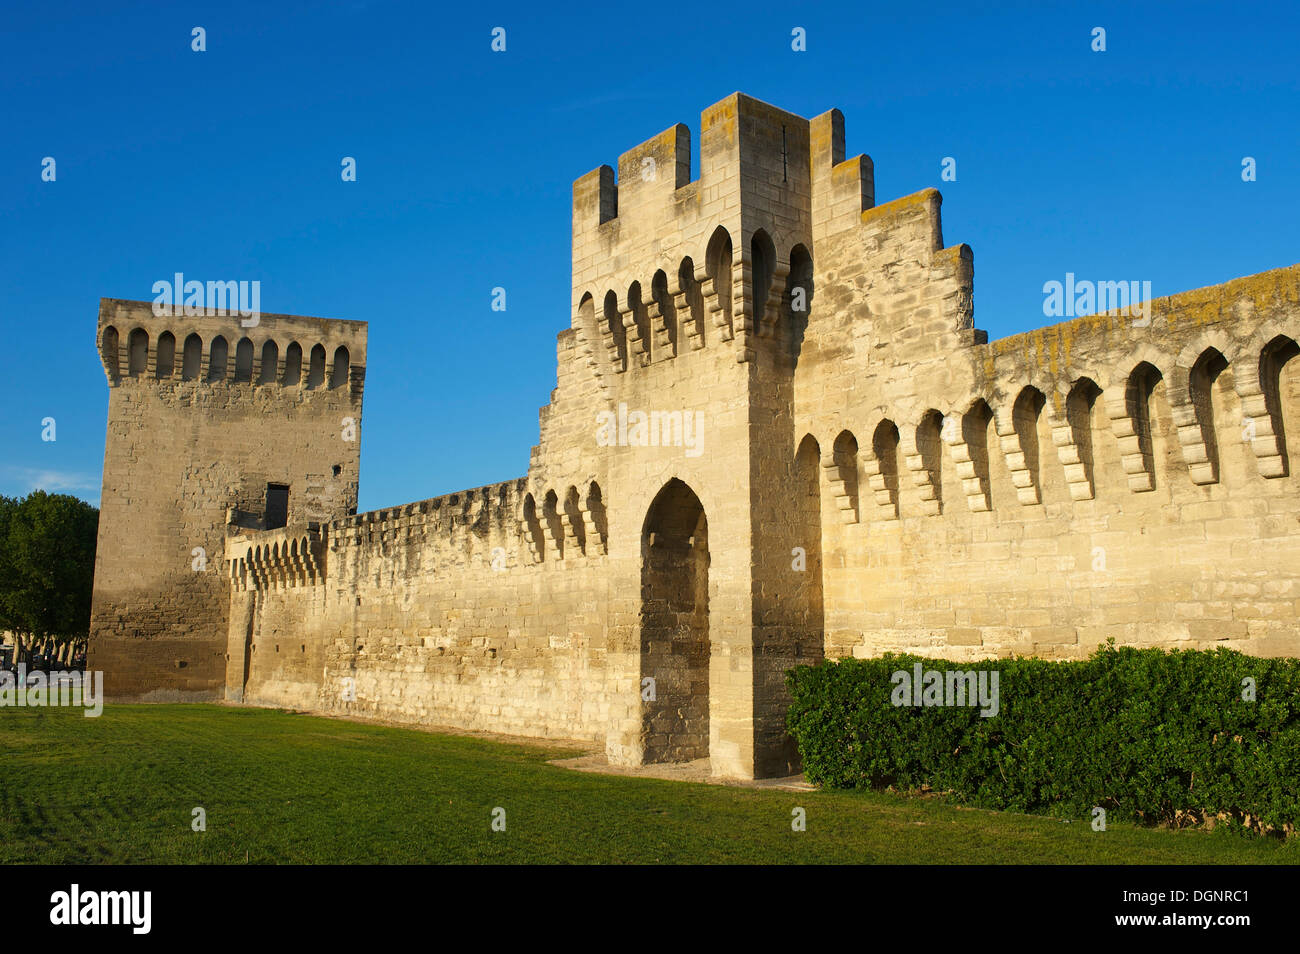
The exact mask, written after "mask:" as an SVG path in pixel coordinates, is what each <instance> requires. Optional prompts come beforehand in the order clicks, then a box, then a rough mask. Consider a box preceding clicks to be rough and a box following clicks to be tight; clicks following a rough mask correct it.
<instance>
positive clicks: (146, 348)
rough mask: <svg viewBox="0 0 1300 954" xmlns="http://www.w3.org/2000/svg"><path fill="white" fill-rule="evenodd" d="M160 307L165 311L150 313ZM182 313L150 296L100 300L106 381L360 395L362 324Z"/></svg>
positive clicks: (363, 357) (293, 317) (294, 317)
mask: <svg viewBox="0 0 1300 954" xmlns="http://www.w3.org/2000/svg"><path fill="white" fill-rule="evenodd" d="M163 310H166V311H171V312H172V314H159V313H157V312H158V311H163ZM183 311H184V309H183V308H178V309H155V307H154V305H153V303H151V302H143V301H126V300H122V299H117V298H102V299H100V307H99V326H98V333H97V335H96V338H97V340H98V341H99V350H100V359H101V361H102V363H103V367H104V374H105V376H106V377H107V379H108V384H109V387H119V386H120V385H122V384H123V383H124V382H130V381H132V380H133V379H134V380H152V381H155V382H173V381H194V382H202V383H206V384H226V385H240V384H247V385H250V386H257V385H278V386H280V387H296V388H300V389H302V390H338V389H346V390H347V391H348V392H349V394H350V396H351V397H352V398H353V399H354V400H360V397H361V391H362V387H363V385H364V382H365V363H366V323H365V322H363V321H344V320H341V319H331V318H310V317H305V316H301V315H279V314H261V315H257V316H256V317H255V318H242V317H241V316H240V315H239V313H238V312H235V313H233V314H225V315H212V314H200V315H189V314H183V313H182V312H183ZM252 322H255V324H249V323H252Z"/></svg>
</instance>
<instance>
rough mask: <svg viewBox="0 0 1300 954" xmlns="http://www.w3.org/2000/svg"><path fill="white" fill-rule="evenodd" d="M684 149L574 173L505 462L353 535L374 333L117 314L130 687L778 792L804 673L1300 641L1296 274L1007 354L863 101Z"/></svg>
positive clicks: (109, 510) (113, 576) (104, 524)
mask: <svg viewBox="0 0 1300 954" xmlns="http://www.w3.org/2000/svg"><path fill="white" fill-rule="evenodd" d="M691 149H692V143H691V131H690V130H689V129H688V128H687V127H686V126H684V125H676V126H673V127H671V128H670V129H668V130H666V131H665V132H663V133H661V134H659V135H658V136H655V137H654V138H652V139H650V140H648V141H647V142H645V143H643V144H642V145H640V146H638V147H636V148H634V149H632V150H629V151H628V152H626V153H624V154H623V156H621V157H620V158H619V161H618V171H617V174H616V173H615V170H614V169H613V168H611V167H609V166H601V167H600V168H598V169H596V170H594V171H592V172H590V173H588V174H587V175H584V176H582V177H580V178H579V179H578V180H577V181H576V182H575V183H574V191H573V220H572V226H573V283H572V298H571V301H570V307H571V318H570V324H569V327H568V328H567V329H565V330H564V331H562V332H561V333H560V334H559V336H558V338H557V350H556V356H557V382H556V388H555V390H554V391H553V392H552V395H551V400H550V403H549V404H548V405H547V406H546V407H544V408H542V410H541V414H540V439H539V442H538V444H537V446H536V447H534V448H533V451H532V455H531V458H530V464H529V468H528V473H527V474H526V475H525V476H524V477H521V478H519V479H517V480H511V481H507V482H505V483H501V484H493V485H491V486H488V487H481V488H477V489H474V490H470V491H465V492H461V493H456V494H450V495H446V496H442V497H436V498H433V499H430V500H425V501H421V502H418V503H412V504H407V505H405V506H402V507H397V508H393V509H390V510H383V511H377V512H373V513H366V514H359V515H358V514H356V513H355V502H356V492H357V478H358V466H359V457H358V454H357V449H358V447H359V443H358V442H351V443H348V442H346V441H343V440H341V438H340V433H341V421H342V419H344V418H349V417H350V418H354V419H355V421H356V423H357V426H358V427H359V422H360V413H361V382H362V376H363V369H364V352H365V326H364V325H361V324H359V323H355V322H327V321H323V320H320V319H310V318H292V317H289V316H265V317H264V319H263V327H261V328H259V329H257V331H258V334H256V335H250V336H249V337H250V342H249V345H248V346H247V347H245V346H244V345H243V343H242V341H239V339H240V338H241V337H242V336H241V335H240V334H239V333H238V332H235V331H233V330H232V329H231V328H230V327H229V325H228V324H227V325H222V326H219V327H218V326H214V325H210V324H206V323H205V322H206V321H208V319H202V320H197V321H191V322H189V324H184V322H182V321H180V320H178V319H167V322H169V323H160V322H162V321H163V320H162V319H153V318H152V317H151V316H150V315H149V313H148V306H147V305H145V304H141V303H130V302H116V301H105V302H104V303H103V305H102V308H101V316H100V323H99V324H100V327H99V333H100V344H101V352H102V353H103V354H104V356H105V369H106V372H107V373H108V376H109V382H110V385H112V387H111V390H110V394H111V397H110V411H109V434H108V441H107V449H106V452H105V478H104V498H103V499H104V510H103V517H102V518H101V525H100V526H101V529H100V552H99V556H98V566H97V571H96V595H95V610H94V623H93V626H94V631H93V637H92V664H93V665H96V666H97V667H98V668H104V669H106V670H108V680H107V684H108V687H109V691H110V692H113V693H116V694H118V695H129V696H134V697H143V698H170V697H176V696H178V695H182V694H184V697H213V696H221V695H224V697H225V698H227V699H231V700H236V701H243V702H245V703H248V704H254V705H277V706H293V707H298V708H305V709H311V710H315V711H321V712H327V713H328V712H335V713H348V714H353V715H360V716H369V717H374V718H381V719H387V720H396V721H405V722H409V723H413V724H424V725H438V726H452V727H461V728H465V729H475V730H488V731H498V732H506V733H513V734H521V735H531V736H536V737H540V738H546V737H555V738H560V737H563V738H571V739H585V740H590V741H592V742H593V743H596V744H603V745H604V747H605V750H606V753H607V754H608V756H609V758H610V759H611V761H613V762H616V763H621V764H640V763H644V762H655V761H683V760H693V759H700V758H707V759H708V760H709V762H710V764H711V767H712V771H713V772H714V774H716V775H719V776H734V777H758V776H768V775H779V774H785V773H788V772H790V771H793V770H795V769H796V768H797V767H798V762H797V756H796V753H795V752H794V750H793V747H792V745H791V743H790V740H789V739H788V737H787V735H786V732H785V725H784V716H785V708H786V705H787V702H788V700H787V698H786V695H785V690H784V682H783V679H784V673H785V671H786V670H787V669H788V668H789V667H790V666H792V665H796V664H799V663H807V662H816V661H818V660H820V659H822V658H825V657H827V656H831V657H838V656H846V655H859V656H869V655H877V654H880V653H882V652H885V651H891V650H894V651H902V650H907V651H914V652H921V653H925V654H927V655H930V656H939V657H943V658H950V659H954V660H964V659H970V658H978V657H989V656H1000V655H1007V654H1011V653H1032V654H1036V655H1040V656H1047V657H1055V658H1073V657H1079V656H1083V655H1086V654H1088V653H1089V652H1091V651H1092V650H1093V649H1094V648H1095V647H1096V646H1097V645H1098V644H1099V643H1101V642H1103V641H1104V640H1105V639H1107V638H1109V637H1114V638H1115V639H1116V640H1117V641H1118V642H1120V643H1121V644H1128V645H1138V646H1164V647H1197V648H1208V647H1213V646H1230V647H1233V648H1237V649H1241V650H1242V651H1244V652H1247V653H1252V654H1256V655H1297V654H1298V653H1300V635H1298V634H1297V618H1298V616H1300V612H1298V610H1300V494H1298V493H1297V488H1298V487H1300V484H1298V483H1297V481H1298V480H1300V478H1297V476H1296V475H1295V468H1296V466H1297V462H1298V461H1300V458H1298V457H1297V455H1300V360H1297V355H1300V348H1298V347H1297V341H1298V340H1300V267H1297V266H1293V267H1290V268H1284V269H1278V270H1275V271H1271V272H1265V273H1263V274H1260V275H1255V276H1252V277H1248V278H1243V279H1238V280H1236V281H1232V282H1228V283H1227V284H1224V285H1219V286H1215V287H1212V288H1205V289H1200V290H1197V291H1192V292H1186V293H1183V294H1179V295H1174V296H1171V297H1168V298H1161V299H1157V300H1155V301H1154V302H1150V303H1148V306H1147V307H1146V309H1145V310H1144V313H1143V314H1142V315H1129V314H1121V313H1119V312H1109V313H1104V314H1099V315H1093V316H1088V317H1083V318H1077V319H1075V320H1072V321H1069V322H1066V323H1063V324H1058V325H1053V326H1051V327H1048V328H1043V329H1040V330H1037V331H1033V332H1029V333H1026V334H1022V335H1016V336H1013V337H1010V338H1006V339H1002V340H998V341H992V342H990V341H988V340H987V336H986V335H984V334H983V333H982V332H980V331H979V330H977V329H976V327H975V324H974V296H973V284H974V260H973V255H972V253H971V250H970V249H969V248H968V247H967V246H964V245H956V246H945V245H944V242H943V237H942V236H943V233H942V228H941V223H940V205H941V201H942V200H941V197H940V195H939V193H938V192H936V191H935V190H933V189H925V190H922V191H920V192H917V193H915V194H914V195H910V196H905V197H903V198H899V199H894V200H893V201H889V202H886V203H884V204H881V205H876V204H875V188H874V182H873V166H872V163H871V160H870V159H869V158H867V157H866V156H858V157H853V158H846V157H845V155H844V120H843V117H842V116H841V115H840V113H839V112H838V111H835V110H832V111H831V112H828V113H825V114H823V115H821V116H818V117H816V118H814V119H811V120H809V119H804V118H802V117H800V116H796V115H794V114H792V113H787V112H785V111H783V110H780V109H777V108H775V107H773V106H770V105H768V104H765V103H761V102H758V101H757V100H754V99H751V98H749V97H747V96H744V95H742V94H739V93H737V94H734V95H732V96H730V97H728V98H726V99H725V100H723V101H722V102H720V103H717V104H715V105H714V106H711V107H709V108H708V109H707V110H705V111H704V113H703V115H702V117H701V125H700V150H701V161H700V168H701V174H700V178H699V179H698V180H697V181H690V179H689V170H690V168H691V161H690V160H691ZM1116 277H1117V278H1118V277H1120V276H1116ZM164 324H165V329H164ZM182 325H183V326H182ZM164 333H165V334H168V335H170V336H171V338H172V344H171V345H170V347H171V348H172V349H173V353H174V354H175V355H176V356H177V357H175V358H173V359H172V361H171V363H170V364H168V363H167V362H166V361H164V360H163V358H162V357H161V355H162V353H163V351H164V350H165V348H164V347H163V346H162V341H161V339H162V336H163V335H164ZM191 334H192V335H194V336H196V337H197V338H198V340H199V344H198V346H197V348H195V347H194V346H186V347H182V345H180V344H176V343H175V342H178V341H188V340H189V336H190V335H191ZM142 336H143V337H142ZM217 337H224V338H227V339H228V340H233V341H236V342H237V347H236V349H235V352H230V351H228V350H224V349H223V348H222V347H221V346H219V345H215V341H216V338H217ZM268 341H273V342H274V345H275V348H276V349H277V350H276V351H275V352H272V354H273V357H272V358H270V359H268V358H267V357H266V355H267V351H266V347H267V344H266V342H268ZM291 341H293V342H297V343H298V344H299V346H300V347H299V350H298V352H297V354H298V356H299V357H298V358H297V361H298V367H299V377H297V378H294V377H293V374H292V367H293V365H294V361H293V360H292V359H288V358H287V356H286V352H287V351H288V350H289V349H290V342H291ZM155 343H157V344H155ZM223 343H224V342H223ZM317 345H319V346H320V347H319V349H318V348H317ZM226 348H228V346H226ZM214 349H215V351H216V352H217V358H216V363H217V364H218V365H219V366H220V367H219V368H218V370H217V371H215V372H214V371H213V370H212V368H211V365H212V360H213V359H212V358H211V357H210V355H211V354H212V353H213V351H214ZM236 352H237V353H236ZM238 354H243V355H244V358H243V359H240V358H239V357H238ZM309 354H314V355H315V357H310V356H309ZM277 355H278V356H277ZM340 355H343V357H342V358H340V357H339V356H340ZM250 356H251V359H252V360H251V362H250V360H249V357H250ZM340 361H342V364H340ZM272 366H273V370H271V371H268V370H267V368H268V367H272ZM163 367H166V368H168V369H169V370H168V371H167V373H165V374H164V373H163V372H162V371H161V370H160V369H161V368H163ZM340 367H342V368H343V370H339V369H340ZM611 420H616V421H617V422H618V432H617V433H618V439H617V440H614V439H611V433H612V431H611V430H610V426H609V422H610V421H611ZM677 422H681V423H682V424H687V423H689V424H690V425H691V434H690V436H685V435H683V437H685V439H674V434H673V428H674V427H675V426H677ZM651 423H652V424H653V425H654V430H655V435H656V439H654V440H650V439H638V435H640V436H644V433H646V432H638V430H637V428H638V426H641V427H648V426H649V425H650V424H651ZM665 428H666V429H667V433H666V434H665ZM285 487H287V488H288V490H287V504H286V505H285V506H283V507H282V506H281V505H280V503H279V501H280V500H281V499H282V497H283V494H284V491H283V490H282V489H280V490H277V489H274V488H285ZM277 495H280V496H277ZM196 546H203V547H205V549H206V552H208V553H209V554H211V555H213V556H214V560H213V569H212V570H211V571H210V572H207V573H196V572H195V571H194V570H192V569H191V560H192V557H191V556H190V554H191V553H192V550H193V548H194V547H196Z"/></svg>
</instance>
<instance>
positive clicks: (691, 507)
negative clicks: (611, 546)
mask: <svg viewBox="0 0 1300 954" xmlns="http://www.w3.org/2000/svg"><path fill="white" fill-rule="evenodd" d="M640 628H641V742H642V762H643V763H646V764H649V763H653V762H689V761H692V760H695V759H704V758H708V756H709V530H708V520H707V519H705V515H704V506H703V505H702V504H701V503H700V498H699V497H697V496H696V495H695V492H694V491H692V490H691V489H690V487H688V486H687V485H686V484H684V483H682V481H680V480H677V479H676V478H674V479H672V480H670V481H669V482H668V483H667V484H665V485H664V487H663V489H662V490H660V491H659V494H658V496H656V497H655V499H654V502H653V503H652V504H651V505H650V510H649V512H648V513H647V514H646V520H645V526H644V528H643V529H642V531H641V615H640ZM647 680H651V681H650V682H647Z"/></svg>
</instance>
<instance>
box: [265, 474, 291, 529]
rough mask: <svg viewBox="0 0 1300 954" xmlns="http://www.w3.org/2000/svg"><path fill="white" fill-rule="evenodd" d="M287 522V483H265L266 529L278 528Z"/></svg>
mask: <svg viewBox="0 0 1300 954" xmlns="http://www.w3.org/2000/svg"><path fill="white" fill-rule="evenodd" d="M288 522H289V485H288V484H267V485H266V529H268V530H278V529H280V527H283V526H284V525H285V524H286V523H288Z"/></svg>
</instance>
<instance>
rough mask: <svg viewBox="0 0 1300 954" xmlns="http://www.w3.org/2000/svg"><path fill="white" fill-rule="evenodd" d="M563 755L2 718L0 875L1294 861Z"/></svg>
mask: <svg viewBox="0 0 1300 954" xmlns="http://www.w3.org/2000/svg"><path fill="white" fill-rule="evenodd" d="M573 754H575V753H574V752H572V751H569V750H563V751H561V750H556V749H548V748H545V747H534V746H525V745H517V744H508V743H502V742H495V741H488V740H484V739H477V738H465V737H459V736H448V735H435V734H432V733H427V732H419V731H414V730H409V729H395V728H388V727H383V726H372V725H365V724H360V723H355V722H344V721H335V720H331V719H323V718H317V717H313V716H307V715H299V714H294V713H288V712H279V711H272V710H260V709H234V708H225V707H221V706H196V705H153V706H143V705H135V706H129V705H109V706H108V707H106V708H105V710H104V714H103V716H102V717H100V718H98V719H87V718H84V717H83V716H82V715H81V714H80V711H79V710H73V709H44V710H42V709H0V760H2V761H0V863H4V864H12V863H16V862H43V863H73V862H92V863H99V862H103V863H186V862H204V863H208V862H218V863H236V864H242V863H244V862H245V861H247V862H251V863H275V862H290V863H354V862H355V863H376V862H378V863H388V862H403V863H412V862H414V863H420V862H498V863H515V862H533V863H548V862H651V863H654V862H758V863H785V862H831V863H844V862H847V863H860V862H885V863H933V864H953V863H1031V862H1032V863H1107V864H1116V863H1151V864H1182V863H1243V862H1244V863H1292V864H1294V863H1297V862H1300V845H1297V844H1296V843H1295V841H1294V840H1293V841H1292V842H1291V843H1282V842H1279V841H1277V840H1275V839H1263V838H1259V837H1255V836H1244V835H1241V834H1233V833H1228V832H1226V831H1218V832H1212V833H1207V832H1188V831H1183V832H1176V831H1169V830H1160V829H1156V830H1147V829H1141V828H1136V827H1133V826H1130V825H1120V824H1112V825H1111V826H1110V830H1109V831H1106V832H1103V833H1097V832H1093V831H1092V830H1091V828H1090V827H1089V825H1088V824H1087V822H1085V821H1082V820H1075V821H1073V822H1064V821H1062V820H1059V819H1049V818H1039V817H1033V816H1025V815H1014V814H1006V813H995V812H987V811H975V810H969V809H962V808H958V807H956V806H953V805H949V804H945V803H943V802H942V801H940V800H938V799H925V800H917V799H907V798H901V797H898V796H894V795H891V794H888V793H856V792H854V793H840V792H798V793H796V792H783V791H760V790H753V789H743V788H731V787H723V786H714V785H701V784H686V783H679V782H667V781H660V780H656V779H639V778H625V777H614V776H604V775H594V774H590V773H580V772H574V771H570V770H567V769H563V768H559V767H557V766H554V765H549V764H547V760H548V759H552V758H558V757H564V756H572V755H573ZM197 806H201V807H203V808H204V809H205V810H206V812H207V831H206V832H202V833H196V832H194V831H192V830H191V818H192V811H193V809H194V808H195V807H197ZM795 806H802V807H803V808H805V809H806V810H807V831H804V832H794V831H791V826H790V822H791V809H792V808H794V807H795ZM496 807H502V808H504V809H505V810H506V826H507V827H506V831H504V832H494V831H492V829H491V813H492V811H493V809H494V808H496Z"/></svg>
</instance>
